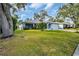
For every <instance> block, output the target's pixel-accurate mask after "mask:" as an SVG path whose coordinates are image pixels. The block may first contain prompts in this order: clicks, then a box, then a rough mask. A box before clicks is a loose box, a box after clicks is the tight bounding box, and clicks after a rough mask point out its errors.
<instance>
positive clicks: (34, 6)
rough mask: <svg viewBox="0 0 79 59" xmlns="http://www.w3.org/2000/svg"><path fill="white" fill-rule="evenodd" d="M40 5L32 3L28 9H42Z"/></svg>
mask: <svg viewBox="0 0 79 59" xmlns="http://www.w3.org/2000/svg"><path fill="white" fill-rule="evenodd" d="M42 5H43V4H41V3H32V4H31V5H30V7H31V8H35V9H38V8H40V7H42Z"/></svg>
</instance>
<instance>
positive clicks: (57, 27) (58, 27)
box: [47, 22, 63, 30]
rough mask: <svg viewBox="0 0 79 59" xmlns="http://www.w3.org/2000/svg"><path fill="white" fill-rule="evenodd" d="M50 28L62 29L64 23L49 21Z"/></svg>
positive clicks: (48, 26) (48, 27)
mask: <svg viewBox="0 0 79 59" xmlns="http://www.w3.org/2000/svg"><path fill="white" fill-rule="evenodd" d="M47 29H48V30H62V29H63V24H62V23H58V22H49V23H47Z"/></svg>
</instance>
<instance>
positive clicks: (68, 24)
mask: <svg viewBox="0 0 79 59" xmlns="http://www.w3.org/2000/svg"><path fill="white" fill-rule="evenodd" d="M37 23H40V22H39V21H38V20H31V21H30V22H29V23H27V24H24V25H20V26H19V27H20V29H23V28H27V29H33V28H35V27H36V24H37ZM44 23H46V26H47V27H46V29H47V30H63V29H64V28H75V24H74V22H73V20H72V19H71V18H69V17H66V18H65V20H64V22H62V23H61V22H51V21H44Z"/></svg>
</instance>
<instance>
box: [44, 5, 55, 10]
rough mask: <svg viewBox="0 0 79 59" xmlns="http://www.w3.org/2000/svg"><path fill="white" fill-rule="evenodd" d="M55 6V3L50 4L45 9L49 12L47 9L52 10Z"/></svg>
mask: <svg viewBox="0 0 79 59" xmlns="http://www.w3.org/2000/svg"><path fill="white" fill-rule="evenodd" d="M53 5H54V3H49V4H47V5H46V7H45V9H46V10H47V9H50V8H51V7H52V6H53Z"/></svg>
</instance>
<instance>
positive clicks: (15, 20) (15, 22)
mask: <svg viewBox="0 0 79 59" xmlns="http://www.w3.org/2000/svg"><path fill="white" fill-rule="evenodd" d="M12 20H13V31H15V30H16V29H17V25H16V24H17V18H16V17H12Z"/></svg>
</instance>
